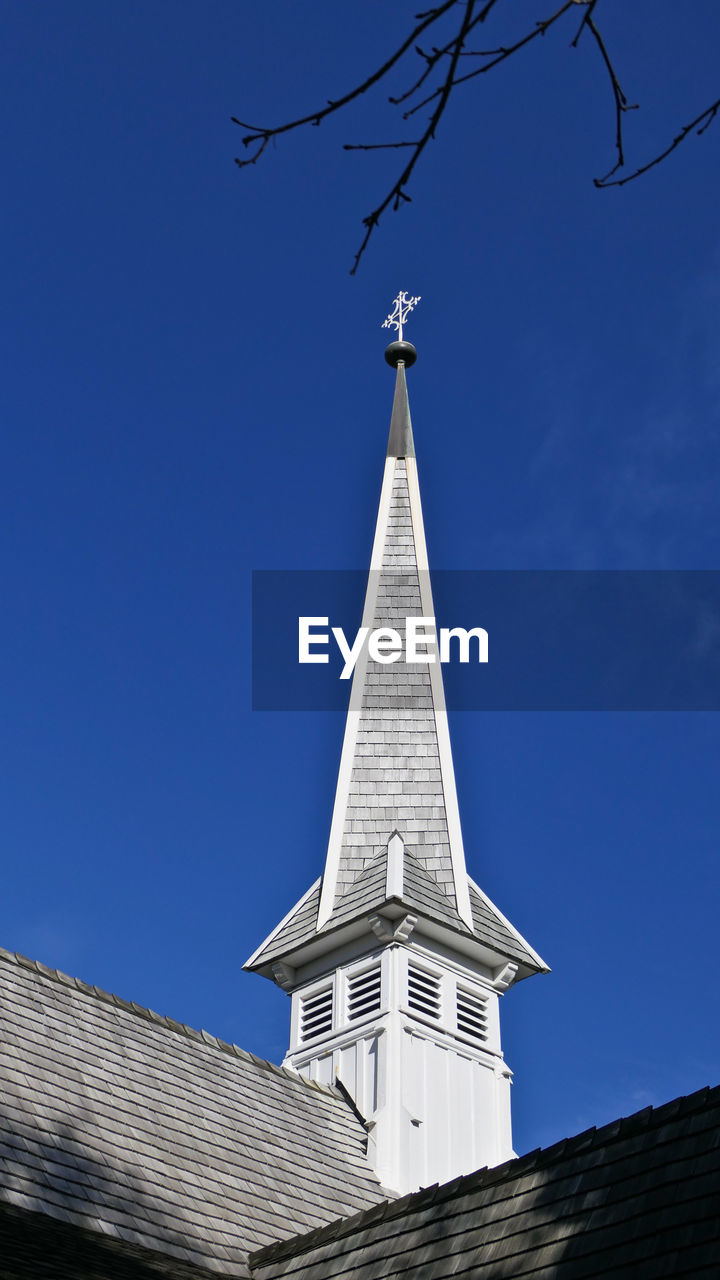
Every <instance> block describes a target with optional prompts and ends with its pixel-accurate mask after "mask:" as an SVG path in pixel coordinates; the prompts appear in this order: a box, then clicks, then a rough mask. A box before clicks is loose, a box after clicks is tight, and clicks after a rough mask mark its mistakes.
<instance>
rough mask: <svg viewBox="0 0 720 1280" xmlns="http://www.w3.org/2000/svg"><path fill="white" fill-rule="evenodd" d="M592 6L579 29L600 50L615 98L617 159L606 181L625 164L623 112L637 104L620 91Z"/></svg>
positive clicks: (606, 175)
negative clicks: (584, 32) (590, 33)
mask: <svg viewBox="0 0 720 1280" xmlns="http://www.w3.org/2000/svg"><path fill="white" fill-rule="evenodd" d="M594 7H595V6H594V5H592V6H591V8H589V9H588V11H587V13H586V14H585V19H584V22H583V23H581V24H580V29H581V30H582V27H583V26H586V27H587V29H588V31H590V32H592V36H593V39H594V41H595V43H596V45H597V47H598V49H599V50H600V55H601V57H602V60H603V62H604V63H605V67H606V69H607V73H608V76H609V77H610V84H611V86H612V91H613V98H614V100H615V150H616V151H617V160H616V161H615V164H614V165H613V167H612V169H610V171H609V172H608V173H606V174H605V178H604V179H603V181H606V180H607V179H608V178H610V177H612V175H613V174H614V173H617V171H618V169H621V168H622V166H623V165H624V164H625V154H624V149H623V114H624V112H625V111H637V106H638V104H637V102H633V103H628V100H627V98H626V97H625V94H624V93H623V91H622V88H621V86H620V81H619V80H618V78H617V75H616V74H615V68H614V67H613V64H612V62H611V61H610V56H609V54H608V51H607V49H606V47H605V41H604V40H603V38H602V36H601V35H600V32H599V31H598V29H597V27H596V26H595V23H594V22H593V17H592V9H593V8H594Z"/></svg>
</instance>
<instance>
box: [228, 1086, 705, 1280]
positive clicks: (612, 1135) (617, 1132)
mask: <svg viewBox="0 0 720 1280" xmlns="http://www.w3.org/2000/svg"><path fill="white" fill-rule="evenodd" d="M716 1101H717V1103H720V1085H714V1086H710V1085H704V1086H703V1087H702V1088H701V1089H697V1090H695V1092H694V1093H689V1094H681V1095H680V1097H678V1098H672V1099H671V1100H670V1101H669V1102H664V1103H661V1105H660V1106H659V1107H642V1108H641V1109H640V1110H639V1111H634V1112H632V1113H631V1115H629V1116H620V1117H618V1119H617V1120H611V1121H610V1122H609V1123H608V1124H606V1125H603V1126H602V1127H601V1128H600V1129H598V1128H596V1127H595V1126H594V1125H593V1126H592V1127H591V1128H589V1129H584V1130H583V1131H582V1133H578V1134H575V1135H574V1136H573V1137H570V1138H561V1139H560V1141H559V1142H555V1143H553V1144H552V1145H551V1146H549V1147H536V1148H535V1149H534V1150H533V1151H528V1152H526V1154H525V1155H524V1156H516V1157H514V1158H513V1159H512V1160H506V1161H505V1162H504V1163H503V1164H500V1165H495V1166H493V1167H492V1168H489V1167H487V1166H485V1167H483V1168H480V1169H475V1170H474V1171H473V1172H472V1173H464V1174H461V1175H460V1177H458V1178H453V1179H452V1181H451V1182H444V1183H442V1184H438V1183H437V1182H436V1183H433V1185H432V1186H429V1187H421V1188H420V1189H419V1190H418V1191H411V1192H410V1193H409V1194H408V1195H405V1196H402V1197H401V1198H400V1199H395V1200H392V1199H389V1200H386V1201H384V1202H382V1203H381V1204H378V1205H373V1207H372V1208H371V1209H361V1210H360V1212H359V1213H355V1214H353V1216H352V1217H350V1218H337V1219H336V1220H335V1222H330V1223H328V1225H327V1226H325V1227H316V1228H315V1229H314V1230H313V1231H310V1232H308V1233H307V1234H306V1235H297V1236H292V1237H291V1238H290V1239H288V1240H278V1241H276V1242H275V1243H274V1244H269V1245H264V1246H263V1248H261V1249H257V1250H255V1251H254V1252H252V1253H251V1254H250V1256H249V1259H248V1261H249V1265H250V1269H251V1271H252V1270H254V1268H255V1266H260V1265H263V1264H265V1263H266V1262H270V1261H275V1260H276V1259H279V1258H282V1257H286V1256H291V1255H293V1254H301V1253H307V1252H308V1251H309V1250H311V1249H314V1248H316V1247H317V1246H318V1245H319V1244H323V1243H325V1242H326V1241H328V1240H334V1239H339V1238H341V1237H344V1236H348V1235H352V1234H353V1233H354V1232H355V1231H356V1230H357V1229H358V1227H360V1225H361V1223H362V1225H363V1226H365V1225H366V1224H367V1225H373V1224H374V1223H376V1222H381V1221H385V1220H387V1219H392V1218H394V1217H396V1216H399V1215H401V1214H403V1213H405V1212H406V1210H407V1209H409V1208H411V1207H412V1208H417V1209H420V1208H423V1207H425V1206H426V1205H429V1204H431V1203H433V1201H436V1200H445V1199H450V1198H451V1197H454V1196H455V1195H457V1194H458V1192H459V1191H460V1189H461V1188H463V1189H464V1190H470V1189H471V1188H472V1189H473V1190H474V1189H476V1188H477V1189H479V1188H481V1187H486V1186H491V1185H492V1184H493V1183H498V1182H508V1181H510V1180H511V1179H514V1178H516V1177H519V1176H521V1175H522V1174H524V1173H526V1172H528V1171H529V1170H531V1169H534V1168H536V1167H538V1165H539V1164H541V1163H542V1164H543V1165H545V1164H552V1163H554V1162H555V1161H558V1160H560V1159H562V1158H566V1157H568V1156H571V1155H573V1154H574V1153H575V1152H576V1151H580V1150H582V1149H583V1148H587V1147H588V1146H592V1147H598V1146H602V1145H603V1143H610V1142H617V1141H620V1140H621V1139H625V1138H627V1137H628V1135H629V1134H630V1133H632V1132H633V1131H637V1130H640V1129H648V1128H650V1127H656V1126H657V1127H659V1126H660V1125H662V1124H664V1123H666V1122H669V1121H671V1120H672V1119H673V1118H674V1116H676V1115H680V1114H685V1115H686V1114H687V1113H688V1112H689V1111H697V1110H701V1109H702V1108H703V1107H704V1106H708V1105H711V1104H712V1103H714V1102H716Z"/></svg>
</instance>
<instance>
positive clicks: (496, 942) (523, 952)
mask: <svg viewBox="0 0 720 1280" xmlns="http://www.w3.org/2000/svg"><path fill="white" fill-rule="evenodd" d="M468 883H469V887H470V907H471V909H472V917H473V928H474V930H475V933H476V934H477V937H478V938H480V939H481V940H482V941H483V942H486V943H487V944H488V945H489V946H491V947H492V948H493V950H495V951H499V952H500V954H501V955H503V956H507V957H508V958H509V959H510V960H519V961H520V963H521V964H524V965H527V966H528V968H530V969H532V970H533V971H534V972H536V973H537V972H538V971H539V970H540V969H541V968H542V967H544V966H543V963H542V961H541V962H538V961H539V957H538V956H536V955H535V954H534V952H532V951H530V950H529V948H528V947H527V946H526V945H525V944H524V942H523V940H522V938H521V937H520V935H519V934H518V933H517V932H516V930H515V929H513V928H512V926H511V925H509V924H506V922H505V920H504V919H503V917H502V916H501V915H500V912H499V911H498V909H497V907H495V906H493V904H492V903H491V902H490V901H489V899H488V898H486V897H485V896H484V894H483V893H481V892H480V890H479V889H478V887H477V885H476V884H475V883H474V881H472V880H470V878H469V877H468Z"/></svg>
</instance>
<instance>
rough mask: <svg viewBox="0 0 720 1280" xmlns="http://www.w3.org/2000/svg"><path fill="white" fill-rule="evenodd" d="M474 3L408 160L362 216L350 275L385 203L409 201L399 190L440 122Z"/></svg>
mask: <svg viewBox="0 0 720 1280" xmlns="http://www.w3.org/2000/svg"><path fill="white" fill-rule="evenodd" d="M476 4H477V0H466V5H465V17H464V18H463V21H462V23H461V26H460V30H459V31H458V33H457V36H456V37H455V48H454V50H453V53H452V55H451V58H450V66H449V68H448V73H447V76H446V77H445V83H444V85H443V87H442V89H441V90H440V91H439V98H438V104H437V106H436V108H435V110H434V111H433V113H432V115H431V117H430V120H429V122H428V126H427V128H426V130H425V132H424V134H423V135H422V137H421V138H420V139H419V141H418V142H417V144H416V146H415V149H414V151H413V155H412V156H411V158H410V160H409V161H408V163H407V164H406V166H405V168H404V169H403V171H402V173H401V174H400V177H399V178H398V180H397V182H395V183H394V184H393V186H392V187H391V188H390V190H389V192H388V194H387V195H386V196H385V199H384V200H382V201H381V203H380V204H379V205H378V206H377V208H376V209H373V211H372V213H369V214H368V215H367V217H366V218H363V225H364V227H365V228H366V231H365V235H364V237H363V240H362V243H361V245H360V248H359V249H358V251H357V253H356V254H355V260H354V262H353V265H352V268H351V270H350V275H351V276H354V275H355V273H356V271H357V269H358V267H359V265H360V260H361V258H362V256H363V254H364V252H365V250H366V249H367V246H368V244H369V242H370V237H371V235H372V233H373V231H374V230H375V228H376V226H377V225H378V222H379V221H380V218H381V216H382V214H383V213H384V212H385V210H386V209H387V207H388V205H390V204H391V203H392V205H393V208H394V209H395V210H397V209H399V208H400V202H401V201H405V202H406V203H409V202H410V196H409V195H407V193H406V192H405V191H404V190H403V188H404V187H405V186H406V184H407V182H408V181H409V179H410V175H411V174H412V171H413V169H414V168H415V165H416V164H417V162H418V160H419V159H420V156H421V155H422V153H423V151H424V150H425V147H426V146H427V144H428V142H429V141H430V139H431V138H434V137H435V131H436V129H437V127H438V125H439V123H440V120H441V119H442V116H443V113H444V111H445V108H446V106H447V103H448V99H449V97H450V94H451V93H452V87H453V79H454V76H455V71H456V68H457V64H458V59H459V57H460V52H461V50H462V47H463V44H464V42H465V40H466V38H467V34H468V30H469V27H470V23H471V22H472V18H473V13H474V10H475V5H476Z"/></svg>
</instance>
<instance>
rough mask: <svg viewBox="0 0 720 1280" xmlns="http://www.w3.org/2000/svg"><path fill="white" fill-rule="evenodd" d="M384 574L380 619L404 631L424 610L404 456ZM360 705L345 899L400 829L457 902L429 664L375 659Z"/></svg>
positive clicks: (342, 871) (344, 856)
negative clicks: (407, 620)
mask: <svg viewBox="0 0 720 1280" xmlns="http://www.w3.org/2000/svg"><path fill="white" fill-rule="evenodd" d="M379 574H380V578H379V583H378V594H377V603H376V607H375V617H374V620H373V626H375V627H381V626H382V627H388V626H389V627H394V628H396V629H398V630H400V632H402V633H404V630H405V618H406V616H411V615H412V616H416V617H421V616H422V612H423V610H422V600H421V595H420V578H419V575H418V568H417V563H416V558H415V538H414V534H413V526H412V516H411V512H410V495H409V490H408V478H407V468H406V465H405V461H404V459H399V460H398V462H397V463H396V470H395V478H394V482H393V489H392V497H391V503H390V512H389V516H388V530H387V538H386V542H385V546H384V549H383V558H382V567H381V569H380V570H379ZM353 695H355V690H353ZM359 710H360V724H359V728H358V734H357V742H356V746H355V755H354V759H353V767H352V774H351V779H350V792H349V796H348V805H347V810H346V813H345V824H344V830H343V836H342V846H341V852H340V863H339V868H338V878H337V890H338V898H339V897H340V896H341V895H342V893H343V892H344V890H345V889H346V887H347V886H348V885H349V884H351V883H352V881H353V880H355V878H356V876H357V875H358V872H360V871H362V869H363V868H364V867H365V866H367V864H368V862H370V861H372V859H373V858H374V857H375V854H376V852H377V849H378V846H379V845H382V844H384V843H385V842H386V840H387V839H388V837H389V835H390V833H391V832H392V831H393V829H395V828H397V829H398V830H399V831H402V832H403V835H404V838H405V839H406V840H407V841H408V843H409V844H411V845H412V846H413V847H414V848H415V850H416V853H417V856H418V858H419V859H420V860H421V861H422V863H423V865H424V866H425V867H426V868H427V869H428V870H429V871H430V872H432V874H433V875H434V877H435V879H436V880H437V882H438V884H439V885H440V886H441V887H442V888H443V891H444V892H445V893H446V894H447V895H448V897H449V898H450V900H451V901H452V902H453V903H454V888H453V873H452V862H451V857H450V835H449V832H448V822H447V814H446V811H445V797H444V794H443V784H442V780H441V775H440V755H439V747H438V737H437V728H436V725H435V712H434V709H433V698H432V689H431V682H430V673H429V668H428V667H422V666H420V667H418V666H409V665H407V664H406V663H405V662H404V661H402V660H401V661H398V662H395V663H393V664H391V665H389V666H388V665H383V664H382V663H379V662H372V661H369V662H368V667H367V676H366V681H365V687H364V689H363V692H362V699H361V704H360V707H359Z"/></svg>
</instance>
